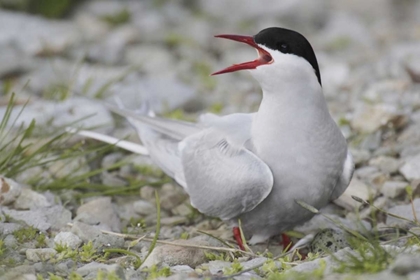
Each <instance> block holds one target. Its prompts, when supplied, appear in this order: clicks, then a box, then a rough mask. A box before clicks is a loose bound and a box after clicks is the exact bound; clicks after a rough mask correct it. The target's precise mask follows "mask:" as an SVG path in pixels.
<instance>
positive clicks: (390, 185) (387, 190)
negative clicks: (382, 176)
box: [381, 181, 409, 198]
mask: <svg viewBox="0 0 420 280" xmlns="http://www.w3.org/2000/svg"><path fill="white" fill-rule="evenodd" d="M408 185H409V184H408V183H406V182H398V181H386V182H385V183H384V184H383V186H382V189H381V193H382V194H383V195H384V196H386V197H389V198H396V197H398V196H400V195H402V194H403V193H405V188H406V187H407V186H408Z"/></svg>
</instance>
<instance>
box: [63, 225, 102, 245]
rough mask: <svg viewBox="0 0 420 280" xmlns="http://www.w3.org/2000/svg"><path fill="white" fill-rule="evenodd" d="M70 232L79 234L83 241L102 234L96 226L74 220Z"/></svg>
mask: <svg viewBox="0 0 420 280" xmlns="http://www.w3.org/2000/svg"><path fill="white" fill-rule="evenodd" d="M71 232H72V233H74V234H76V235H77V236H79V237H80V238H81V239H82V240H83V241H84V242H88V241H89V240H93V239H95V238H96V237H98V236H99V235H101V234H102V232H101V230H100V229H98V228H97V227H94V226H91V225H88V224H85V223H82V222H79V221H75V222H74V223H73V226H72V228H71Z"/></svg>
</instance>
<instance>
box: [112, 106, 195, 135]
mask: <svg viewBox="0 0 420 280" xmlns="http://www.w3.org/2000/svg"><path fill="white" fill-rule="evenodd" d="M105 106H106V107H107V108H108V109H109V110H111V111H112V112H114V113H116V114H118V115H121V116H123V117H125V118H127V119H128V120H129V121H130V123H131V124H133V125H134V124H135V126H136V127H137V126H138V125H142V124H143V125H147V126H149V127H150V128H152V129H153V130H155V131H157V132H160V133H162V134H164V135H167V136H169V137H171V138H174V139H177V140H178V141H181V140H182V139H184V138H185V137H187V136H189V135H191V134H194V133H197V132H199V131H200V130H201V128H200V127H199V126H198V125H196V124H194V123H190V122H185V121H179V120H171V119H164V118H160V117H150V116H146V115H140V114H137V113H135V112H133V111H130V110H127V109H124V108H118V107H115V106H114V105H111V104H109V103H105ZM140 138H142V137H141V135H140Z"/></svg>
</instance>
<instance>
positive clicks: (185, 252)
mask: <svg viewBox="0 0 420 280" xmlns="http://www.w3.org/2000/svg"><path fill="white" fill-rule="evenodd" d="M173 242H174V243H178V244H180V245H181V246H173V245H161V246H157V247H156V248H155V249H154V250H153V251H152V253H151V254H150V256H149V257H148V258H147V260H146V261H145V262H144V263H143V264H142V266H141V268H144V267H151V266H152V265H168V266H175V265H188V266H190V267H192V268H195V267H196V266H197V265H200V264H202V263H204V262H205V261H206V260H207V258H206V255H205V252H206V251H205V250H203V249H198V248H192V247H183V246H182V244H186V245H201V246H214V242H211V241H209V240H206V239H203V238H201V237H197V238H192V239H188V240H175V241H173Z"/></svg>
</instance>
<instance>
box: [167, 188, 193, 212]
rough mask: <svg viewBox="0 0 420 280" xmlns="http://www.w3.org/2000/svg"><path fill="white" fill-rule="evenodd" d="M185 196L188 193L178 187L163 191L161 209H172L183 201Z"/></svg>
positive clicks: (186, 196)
mask: <svg viewBox="0 0 420 280" xmlns="http://www.w3.org/2000/svg"><path fill="white" fill-rule="evenodd" d="M162 191H163V190H162ZM163 192H164V191H163ZM187 198H188V195H187V194H186V193H185V192H184V191H183V190H182V189H181V188H178V190H177V191H175V192H169V193H165V192H164V194H163V195H162V197H161V199H160V201H161V205H162V208H163V209H165V210H168V211H171V210H172V209H174V208H175V207H177V206H178V205H180V204H181V203H182V202H184V201H185V199H187Z"/></svg>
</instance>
